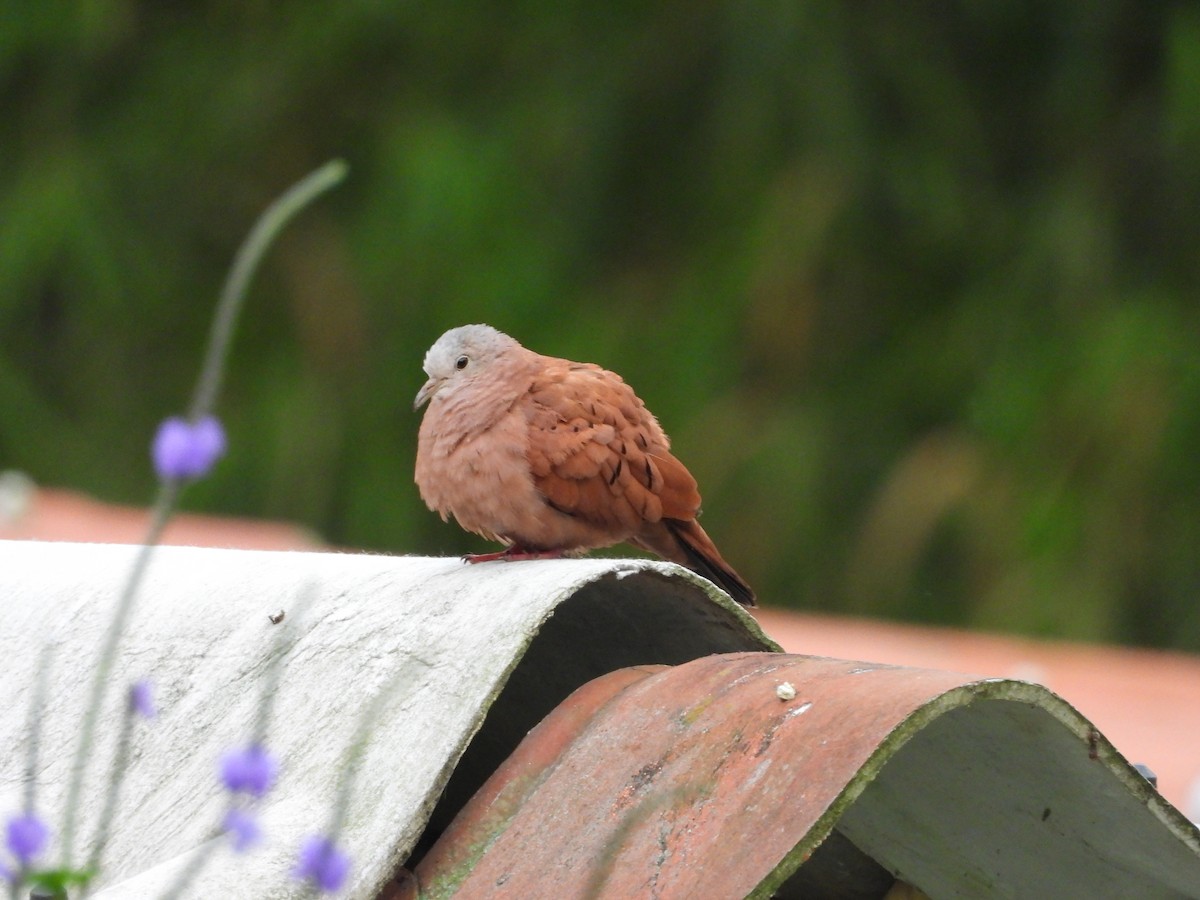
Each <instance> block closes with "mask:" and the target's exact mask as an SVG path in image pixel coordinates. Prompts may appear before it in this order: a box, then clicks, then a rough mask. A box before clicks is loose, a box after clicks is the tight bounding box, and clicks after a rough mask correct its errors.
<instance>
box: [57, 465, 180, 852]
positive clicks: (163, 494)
mask: <svg viewBox="0 0 1200 900" xmlns="http://www.w3.org/2000/svg"><path fill="white" fill-rule="evenodd" d="M180 488H181V484H180V482H177V481H164V482H162V483H161V484H160V485H159V489H158V498H157V499H156V500H155V501H154V508H153V511H152V514H151V518H150V528H149V530H148V531H147V533H146V537H145V543H143V544H142V545H141V547H139V548H138V553H137V556H136V557H135V558H134V561H133V568H132V569H131V570H130V572H129V578H128V580H127V581H126V582H125V587H124V589H123V590H122V591H121V597H120V599H119V600H118V601H117V611H116V612H115V613H114V614H113V618H112V621H111V622H110V623H109V625H108V631H107V632H106V633H105V636H104V645H103V648H102V649H101V651H100V660H99V662H98V663H97V665H96V673H95V675H93V676H92V692H91V696H90V698H89V700H88V704H87V706H86V707H85V708H84V712H83V722H82V724H81V725H80V728H79V744H78V746H77V747H76V750H75V760H74V762H73V763H72V765H71V780H70V782H69V783H68V786H67V799H66V812H65V820H64V823H63V831H62V844H63V855H62V865H63V868H69V867H70V865H71V857H72V856H73V855H74V852H75V818H76V816H77V814H78V811H79V792H80V789H81V788H82V786H83V770H84V767H85V766H86V765H87V758H88V753H89V752H90V751H91V748H92V740H93V738H94V737H95V733H96V718H97V716H99V714H100V705H101V703H103V702H104V689H105V688H106V687H107V686H108V676H109V673H110V672H111V671H112V666H113V661H114V660H115V659H116V655H117V644H118V643H119V642H120V639H121V633H122V632H123V631H124V630H125V625H126V624H127V622H128V621H129V615H130V613H131V612H132V611H133V602H134V599H135V598H136V597H137V592H138V588H139V587H140V586H141V583H142V578H143V576H144V575H145V574H146V569H147V567H148V566H149V563H150V554H151V551H153V549H154V546H155V545H156V544H157V543H158V541H159V539H160V538H161V537H162V533H163V530H164V529H165V528H166V527H167V522H168V521H169V520H170V518H171V511H172V509H173V508H174V506H175V500H176V499H177V498H178V496H179V491H180Z"/></svg>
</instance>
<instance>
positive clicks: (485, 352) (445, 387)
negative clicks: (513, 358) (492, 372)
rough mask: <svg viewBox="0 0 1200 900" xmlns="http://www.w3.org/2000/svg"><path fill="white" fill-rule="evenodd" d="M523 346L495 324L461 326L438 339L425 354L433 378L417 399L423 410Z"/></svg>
mask: <svg viewBox="0 0 1200 900" xmlns="http://www.w3.org/2000/svg"><path fill="white" fill-rule="evenodd" d="M520 347H521V345H520V344H518V343H517V342H516V341H515V340H513V339H512V338H510V337H509V336H508V335H507V334H505V333H504V332H503V331H497V330H496V329H495V328H493V327H492V326H491V325H460V326H459V327H458V328H451V329H450V330H449V331H447V332H446V333H445V334H443V335H442V336H441V337H440V338H438V339H437V340H436V341H435V342H434V344H433V346H432V347H430V348H429V352H428V353H426V354H425V363H424V366H423V368H424V369H425V374H426V375H428V376H429V380H428V381H426V382H425V383H424V384H423V385H421V389H420V390H419V391H417V396H416V399H415V400H414V401H413V409H414V410H415V409H420V408H421V407H422V406H424V405H425V404H426V403H428V402H429V401H430V400H431V399H432V398H433V396H434V395H435V394H437V393H439V392H442V391H451V390H454V389H455V388H456V387H457V386H458V385H463V384H469V383H470V382H472V381H474V380H475V379H476V378H477V377H479V376H480V374H481V373H482V372H484V371H485V370H486V369H487V368H489V367H490V366H491V364H492V363H494V362H495V361H496V360H498V359H500V358H501V357H503V356H505V355H506V354H511V352H512V351H513V350H514V349H520Z"/></svg>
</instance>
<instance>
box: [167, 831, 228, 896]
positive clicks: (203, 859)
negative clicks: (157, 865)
mask: <svg viewBox="0 0 1200 900" xmlns="http://www.w3.org/2000/svg"><path fill="white" fill-rule="evenodd" d="M221 837H222V833H221V832H220V831H219V830H218V831H215V832H213V833H212V834H211V835H210V836H209V838H208V840H207V841H206V842H205V843H204V845H203V846H201V847H200V849H199V850H197V851H196V852H195V853H193V854H192V858H191V859H189V860H188V862H187V865H186V866H184V867H183V869H182V870H181V871H180V872H179V875H178V876H176V878H175V880H174V881H173V882H172V883H171V885H170V886H169V887H168V888H167V889H166V890H165V891H163V894H162V900H174V898H176V897H178V896H180V895H181V894H182V893H183V889H184V888H186V887H187V886H188V884H189V883H190V882H191V881H192V879H194V878H195V877H196V876H197V875H199V874H200V872H201V871H202V870H203V869H204V867H205V866H207V865H208V863H209V861H210V860H211V859H212V858H213V854H214V853H216V852H217V848H218V847H220V846H221Z"/></svg>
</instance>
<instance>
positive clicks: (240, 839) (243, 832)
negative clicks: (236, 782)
mask: <svg viewBox="0 0 1200 900" xmlns="http://www.w3.org/2000/svg"><path fill="white" fill-rule="evenodd" d="M221 824H222V826H223V827H224V828H225V831H226V832H228V833H229V836H230V837H231V838H233V849H234V850H235V851H237V852H238V853H244V852H245V851H247V850H249V849H250V848H251V847H253V846H254V845H255V844H257V843H258V842H259V841H261V840H262V828H261V827H259V824H258V820H257V819H255V818H254V816H252V815H250V813H248V812H246V811H245V810H244V809H237V808H236V807H235V808H234V809H231V810H229V812H227V813H226V814H225V821H224V822H222V823H221Z"/></svg>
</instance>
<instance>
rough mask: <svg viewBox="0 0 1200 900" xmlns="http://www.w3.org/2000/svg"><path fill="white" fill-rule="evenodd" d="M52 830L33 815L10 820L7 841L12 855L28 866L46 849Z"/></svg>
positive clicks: (14, 817) (25, 814) (29, 814)
mask: <svg viewBox="0 0 1200 900" xmlns="http://www.w3.org/2000/svg"><path fill="white" fill-rule="evenodd" d="M49 837H50V829H49V828H47V827H46V823H45V822H43V821H42V820H41V819H39V818H38V817H37V816H35V815H34V814H33V813H24V814H22V815H19V816H13V817H12V818H11V819H9V820H8V827H7V829H6V833H5V839H6V842H7V844H8V849H9V850H10V851H11V852H12V855H13V856H15V857H16V858H17V859H18V860H20V862H21V865H22V866H27V865H29V864H30V862H32V861H33V859H34V857H36V856H37V855H38V854H39V853H41V852H42V850H43V849H45V847H46V839H47V838H49Z"/></svg>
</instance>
